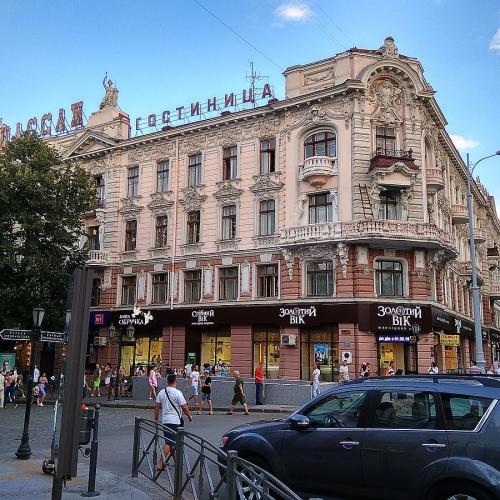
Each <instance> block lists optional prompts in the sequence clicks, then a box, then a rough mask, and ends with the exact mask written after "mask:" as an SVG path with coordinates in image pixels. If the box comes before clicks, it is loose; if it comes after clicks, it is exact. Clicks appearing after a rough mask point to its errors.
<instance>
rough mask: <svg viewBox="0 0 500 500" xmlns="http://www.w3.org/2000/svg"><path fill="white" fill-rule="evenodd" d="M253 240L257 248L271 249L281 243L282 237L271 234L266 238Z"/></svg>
mask: <svg viewBox="0 0 500 500" xmlns="http://www.w3.org/2000/svg"><path fill="white" fill-rule="evenodd" d="M252 240H253V242H254V244H255V246H257V247H270V246H275V245H277V244H278V243H279V240H280V235H279V234H269V235H266V236H254V237H253V238H252Z"/></svg>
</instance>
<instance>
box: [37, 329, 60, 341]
mask: <svg viewBox="0 0 500 500" xmlns="http://www.w3.org/2000/svg"><path fill="white" fill-rule="evenodd" d="M40 340H41V341H42V342H64V341H65V340H66V335H65V333H64V332H45V331H42V332H40Z"/></svg>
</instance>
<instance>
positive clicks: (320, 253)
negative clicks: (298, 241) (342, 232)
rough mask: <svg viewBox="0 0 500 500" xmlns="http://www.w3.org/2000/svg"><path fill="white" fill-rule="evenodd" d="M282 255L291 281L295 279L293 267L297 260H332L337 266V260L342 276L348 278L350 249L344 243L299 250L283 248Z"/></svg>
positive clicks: (312, 246)
mask: <svg viewBox="0 0 500 500" xmlns="http://www.w3.org/2000/svg"><path fill="white" fill-rule="evenodd" d="M281 253H282V255H283V259H284V260H285V264H286V267H287V270H288V277H289V279H290V281H292V279H293V265H294V262H295V259H296V258H297V259H300V260H302V259H305V258H313V259H324V258H332V259H333V262H334V263H335V264H336V262H337V259H338V261H339V264H340V268H341V270H342V276H343V277H344V278H346V277H347V264H348V262H349V247H348V245H347V244H346V243H344V242H343V241H339V242H338V243H337V244H335V243H326V244H321V245H307V246H306V245H304V246H300V247H298V248H286V247H282V248H281Z"/></svg>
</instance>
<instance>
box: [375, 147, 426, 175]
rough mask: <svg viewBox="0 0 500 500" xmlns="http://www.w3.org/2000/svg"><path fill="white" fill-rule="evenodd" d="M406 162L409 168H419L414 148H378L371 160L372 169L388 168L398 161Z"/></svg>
mask: <svg viewBox="0 0 500 500" xmlns="http://www.w3.org/2000/svg"><path fill="white" fill-rule="evenodd" d="M398 161H399V162H401V163H404V164H405V165H406V166H407V167H408V168H411V169H413V170H418V167H417V166H416V165H415V158H413V150H412V149H408V150H403V149H382V148H377V149H376V150H375V153H374V154H373V156H372V159H371V160H370V169H369V170H373V169H376V168H387V167H390V166H391V165H393V164H394V163H396V162H398Z"/></svg>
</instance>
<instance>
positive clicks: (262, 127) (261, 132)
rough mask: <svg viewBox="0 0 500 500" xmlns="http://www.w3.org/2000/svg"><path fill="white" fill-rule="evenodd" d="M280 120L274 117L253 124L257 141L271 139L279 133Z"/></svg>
mask: <svg viewBox="0 0 500 500" xmlns="http://www.w3.org/2000/svg"><path fill="white" fill-rule="evenodd" d="M279 126H280V120H279V119H278V118H276V117H271V118H267V119H263V120H260V121H259V122H257V123H256V124H255V134H256V135H257V136H258V137H259V139H266V138H273V137H274V136H276V134H277V133H278V131H279Z"/></svg>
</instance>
